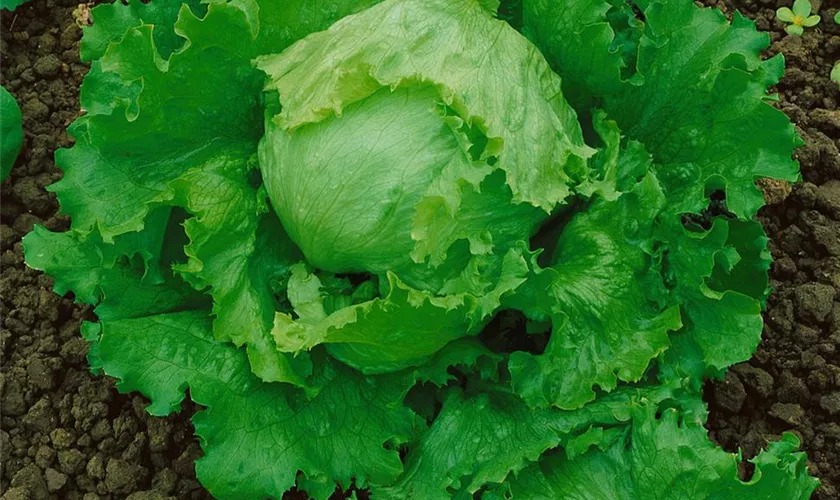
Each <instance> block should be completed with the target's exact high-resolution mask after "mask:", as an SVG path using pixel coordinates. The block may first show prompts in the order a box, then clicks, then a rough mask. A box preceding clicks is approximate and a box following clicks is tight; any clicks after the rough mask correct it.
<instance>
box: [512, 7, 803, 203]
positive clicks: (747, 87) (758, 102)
mask: <svg viewBox="0 0 840 500" xmlns="http://www.w3.org/2000/svg"><path fill="white" fill-rule="evenodd" d="M635 3H636V4H637V5H638V6H639V7H640V9H641V10H642V12H643V15H644V20H645V31H644V35H643V36H642V37H641V39H640V40H639V41H638V43H637V47H638V48H637V56H636V57H634V58H629V57H627V54H626V51H625V50H623V49H622V48H619V47H617V46H616V44H621V43H622V41H623V40H625V38H623V37H625V36H626V35H627V32H628V30H635V29H636V28H635V27H632V26H628V27H627V28H625V29H623V30H622V31H620V32H618V33H616V32H615V30H614V28H613V26H612V25H611V24H610V23H609V22H608V20H613V18H612V17H610V16H608V15H607V12H608V10H609V9H610V4H609V3H608V2H606V1H603V0H591V1H585V2H580V1H572V0H560V1H554V0H525V1H524V14H523V17H524V30H525V32H526V33H527V34H528V35H529V36H530V38H531V39H532V40H534V42H535V43H536V44H537V45H538V46H539V47H540V48H541V49H542V50H543V52H544V53H545V54H546V56H547V57H548V59H549V60H550V61H551V62H552V66H553V67H554V68H555V70H556V71H557V72H558V73H559V74H560V76H561V77H563V89H564V92H565V94H566V95H567V98H568V99H569V100H570V102H572V104H574V105H575V106H576V107H578V109H584V110H588V109H589V107H590V106H592V105H593V104H594V105H596V106H598V107H599V108H601V109H604V110H605V111H606V112H607V114H608V115H609V117H610V118H611V119H613V120H615V121H616V122H618V124H619V126H620V127H621V129H622V131H623V132H624V133H625V134H627V135H628V136H629V137H630V138H632V139H635V140H638V141H639V142H641V143H642V144H644V146H645V147H646V148H647V149H648V151H650V152H651V153H652V154H653V156H654V159H655V161H656V162H657V163H658V164H661V167H660V168H659V169H658V171H657V172H658V174H659V177H660V179H661V180H662V182H663V186H664V188H665V192H666V195H667V196H668V200H669V203H670V204H671V205H673V206H674V208H675V211H682V212H699V211H700V210H702V209H703V208H704V207H705V205H706V197H705V189H706V186H707V185H708V184H712V185H714V186H715V187H723V188H725V190H726V195H727V202H728V206H729V209H730V210H732V212H734V213H735V214H737V215H738V216H740V217H744V218H750V217H752V216H753V215H755V213H756V211H757V210H758V208H759V207H761V205H762V204H763V198H762V195H761V193H760V192H759V190H758V188H757V187H756V186H755V185H754V183H753V182H754V180H755V179H756V178H757V177H773V178H778V179H786V180H796V179H797V178H798V173H797V172H798V165H797V163H796V162H795V161H793V160H792V159H791V153H792V151H793V148H794V147H796V146H797V145H798V144H800V141H799V139H798V138H797V137H796V135H795V132H794V128H793V125H792V124H791V123H790V122H789V120H788V119H787V118H786V117H785V116H784V115H783V114H782V113H781V112H780V111H778V110H775V109H773V108H772V107H771V106H770V105H769V104H768V103H766V102H764V98H765V91H766V88H767V87H768V86H769V85H772V84H774V83H776V82H777V81H778V79H779V78H780V77H781V74H782V71H783V66H784V64H783V59H782V56H781V55H778V56H776V57H774V58H771V59H769V60H767V61H762V60H761V58H760V54H761V52H762V51H763V50H764V49H765V48H767V46H768V45H769V36H768V35H767V34H765V33H757V32H756V31H755V28H754V25H753V22H752V21H749V20H747V19H745V18H744V17H743V16H741V15H740V14H739V13H738V12H735V13H734V18H733V21H732V24H731V25H730V24H729V23H728V22H727V21H726V19H725V18H724V16H723V15H722V14H721V13H720V12H719V11H717V10H711V9H699V8H697V7H695V6H694V5H693V4H692V3H691V2H685V1H682V0H654V1H648V0H644V1H638V2H635ZM616 28H619V29H622V28H620V26H619V25H618V24H616ZM631 38H632V37H631ZM626 45H627V44H626V43H625V44H623V45H622V47H626ZM632 45H633V44H631V46H632ZM628 60H635V72H634V73H633V74H632V76H629V77H628V78H626V79H623V78H622V73H623V72H624V71H626V65H627V63H628Z"/></svg>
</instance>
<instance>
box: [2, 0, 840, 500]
mask: <svg viewBox="0 0 840 500" xmlns="http://www.w3.org/2000/svg"><path fill="white" fill-rule="evenodd" d="M78 1H79V0H34V1H33V2H32V3H30V4H27V5H24V6H22V7H20V8H18V10H17V11H16V12H14V13H8V12H5V11H3V13H2V42H0V55H2V71H0V83H2V84H3V85H4V86H5V87H6V88H7V89H8V90H9V91H10V92H11V93H12V94H13V95H14V96H15V97H16V98H17V99H18V101H19V103H20V104H21V108H22V110H23V117H24V131H25V134H26V138H25V144H24V148H23V152H22V154H21V156H20V158H19V159H18V162H17V165H16V166H15V169H14V170H13V171H12V174H11V178H10V179H9V180H7V181H6V182H4V183H3V185H2V192H0V196H2V204H0V266H2V269H3V272H2V277H0V298H2V304H1V305H0V317H2V328H0V364H1V365H2V369H0V391H2V395H0V405H2V417H0V424H2V425H0V428H2V430H0V464H2V465H0V466H2V470H0V493H2V495H3V496H2V498H3V499H4V500H5V499H8V500H13V499H36V500H39V499H57V498H61V499H84V500H95V499H117V498H129V499H131V500H151V499H163V498H178V499H204V498H210V496H209V494H208V493H207V492H206V491H205V490H204V489H203V488H202V487H201V486H200V484H198V482H197V481H196V479H195V471H194V465H193V464H194V460H195V459H196V458H198V457H199V456H200V455H201V451H200V448H199V446H198V443H197V442H196V440H195V439H194V437H193V428H192V425H191V424H190V421H189V417H190V415H191V414H192V413H193V411H194V410H195V408H194V407H190V406H189V405H187V406H186V408H185V411H183V412H182V413H180V414H179V415H174V416H171V417H169V418H165V419H164V418H154V417H150V416H148V415H147V414H146V413H145V411H144V410H143V408H144V406H145V405H146V403H147V402H146V401H145V400H144V399H143V398H142V397H140V396H136V395H121V394H119V393H118V392H117V391H116V389H115V387H114V383H113V381H112V380H111V379H109V378H107V377H94V376H92V375H91V374H90V373H89V372H88V369H87V362H86V359H85V354H86V352H87V346H86V343H85V342H84V341H83V340H82V339H81V337H80V336H79V324H80V322H81V320H82V319H85V318H89V317H90V312H89V311H88V310H87V309H85V308H82V307H79V306H77V305H75V304H74V303H73V301H72V299H71V298H60V297H57V296H56V295H54V294H53V293H52V292H51V291H50V290H51V281H50V280H49V279H48V278H46V277H44V276H43V275H41V274H40V273H37V272H35V271H33V270H30V269H28V268H26V266H25V265H24V263H23V254H22V249H21V245H20V239H21V237H22V236H23V235H24V234H26V233H27V232H28V231H30V230H31V229H32V226H33V224H44V225H45V226H47V227H48V228H51V229H55V230H62V229H65V228H67V227H68V221H67V220H66V218H64V217H62V216H59V215H56V211H57V209H58V206H57V203H56V200H55V197H54V196H53V195H52V194H49V193H47V192H46V191H45V189H44V187H45V186H47V185H49V184H51V183H53V182H55V181H56V180H57V179H58V178H59V177H60V175H61V174H60V172H59V171H58V170H57V169H56V167H55V165H54V163H53V152H54V151H55V149H57V148H59V147H66V146H68V145H70V144H71V142H72V141H71V139H70V138H69V137H68V136H67V135H66V133H65V132H64V129H65V127H66V126H67V125H68V124H69V123H70V122H71V121H72V120H73V119H74V118H75V117H76V116H77V114H78V109H79V105H78V87H79V84H80V83H81V79H82V77H83V76H84V74H85V72H86V71H87V67H86V66H85V65H83V64H81V63H79V61H78V47H79V38H80V36H81V30H80V28H79V27H78V26H77V25H76V22H75V21H74V16H73V11H74V9H75V8H76V7H77V2H78ZM706 3H707V4H711V3H712V2H706ZM777 3H778V5H777ZM783 3H789V2H787V1H786V0H784V2H783V1H782V0H726V2H725V3H718V4H716V5H717V6H718V7H721V8H722V9H723V10H724V11H726V12H731V11H732V10H733V9H738V10H740V11H741V12H742V13H744V14H747V15H748V16H750V17H753V18H755V19H756V21H757V23H758V27H759V28H760V29H763V30H767V31H771V32H772V36H773V41H774V43H773V46H772V48H771V49H770V51H769V53H770V54H775V53H777V52H783V53H784V54H785V56H786V58H787V63H788V72H787V75H786V76H785V78H784V79H783V81H782V82H781V83H780V84H779V86H778V92H779V94H780V103H779V107H780V108H781V109H782V110H783V111H784V112H786V113H787V114H788V116H790V117H791V119H792V120H793V121H794V122H795V123H796V124H797V127H798V129H799V132H800V134H801V135H802V137H803V139H804V140H805V142H806V144H805V146H803V148H801V149H800V150H799V152H798V157H799V160H800V162H801V164H802V172H803V178H804V182H802V183H800V184H797V185H795V186H793V187H791V186H788V185H785V184H784V183H776V182H769V183H763V184H762V188H763V190H764V191H765V194H766V195H767V197H768V201H769V202H770V203H771V204H770V205H769V206H767V207H766V208H764V209H763V210H762V211H761V214H760V217H761V220H762V222H763V223H764V225H765V227H766V228H767V232H768V234H769V236H770V238H771V242H770V247H771V250H772V253H773V257H774V259H775V263H774V264H773V267H772V270H771V277H772V286H773V288H774V289H775V292H774V294H773V296H772V297H771V298H770V300H769V302H768V307H767V311H766V313H765V323H766V328H765V335H764V340H763V341H762V344H761V346H760V347H759V349H758V352H757V353H756V355H755V357H754V359H753V360H751V361H750V362H749V363H744V364H741V365H738V366H736V367H735V368H734V369H733V370H731V371H730V372H729V374H728V375H727V376H726V378H725V380H723V381H722V382H719V383H715V384H709V385H708V387H707V391H706V395H707V400H708V401H709V404H710V409H711V415H710V419H709V427H710V429H711V435H712V437H713V438H714V439H716V440H717V441H718V442H719V443H721V444H722V445H723V446H724V447H725V448H727V449H729V450H733V451H734V450H736V449H738V447H741V448H743V450H744V452H745V456H747V457H750V456H752V455H754V454H755V453H756V452H757V451H758V450H759V449H760V448H761V447H762V446H763V445H764V444H765V443H766V442H767V441H768V440H769V439H773V438H774V437H776V436H778V435H779V434H780V433H781V432H782V431H785V430H793V431H795V432H797V433H798V434H800V435H801V436H802V438H803V443H804V447H805V450H806V451H807V452H808V455H809V457H810V459H811V465H812V468H813V472H814V473H815V474H816V475H818V476H819V477H820V479H821V480H822V481H823V486H822V487H821V488H820V489H819V490H818V492H817V494H816V495H815V498H816V499H818V500H828V499H833V498H840V353H838V351H837V348H838V344H840V152H838V148H839V147H840V107H839V106H838V101H840V93H838V91H837V87H836V86H834V85H833V84H832V83H831V82H830V81H829V79H828V74H829V72H830V70H831V66H832V64H833V63H834V61H835V60H837V59H840V27H838V26H836V25H834V24H833V23H832V22H831V19H832V18H833V16H834V13H835V12H836V11H837V10H838V8H840V0H833V1H832V2H828V1H824V2H822V5H821V6H820V2H819V0H815V1H812V4H813V5H814V7H815V9H814V10H815V11H816V10H817V8H819V14H820V15H822V17H823V22H822V23H821V24H820V26H819V28H817V29H810V30H808V31H807V32H806V34H805V35H804V36H803V37H786V36H784V32H783V26H782V25H781V24H780V23H779V22H778V21H776V20H775V14H774V10H775V9H776V8H777V7H780V6H782V4H783ZM295 497H298V496H297V495H295Z"/></svg>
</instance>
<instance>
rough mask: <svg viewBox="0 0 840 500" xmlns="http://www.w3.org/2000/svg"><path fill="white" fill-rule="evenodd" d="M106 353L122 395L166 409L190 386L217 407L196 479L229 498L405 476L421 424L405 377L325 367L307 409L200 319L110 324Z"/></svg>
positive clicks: (204, 426) (204, 415) (103, 343)
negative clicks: (299, 484)
mask: <svg viewBox="0 0 840 500" xmlns="http://www.w3.org/2000/svg"><path fill="white" fill-rule="evenodd" d="M100 353H101V355H102V356H103V359H106V360H107V361H106V362H105V366H104V368H105V372H106V373H109V374H111V375H113V376H116V377H117V378H119V379H121V380H122V382H121V384H120V389H121V390H126V391H128V390H139V391H141V392H143V393H144V394H146V395H147V396H149V397H150V398H151V399H152V400H153V401H155V405H160V404H163V403H167V404H171V402H174V401H178V400H180V399H182V398H183V391H184V388H185V387H187V386H188V387H189V388H190V395H191V397H192V398H193V400H195V401H196V402H197V403H199V404H202V405H204V406H207V407H208V409H207V410H206V411H202V412H200V413H198V414H196V416H195V417H194V422H195V427H196V433H197V434H198V436H199V437H200V438H201V440H202V445H203V446H204V448H205V456H204V457H203V458H202V459H200V460H199V461H198V463H197V464H196V472H197V474H198V476H199V478H200V479H201V481H202V483H203V484H204V485H205V487H207V489H208V490H209V491H210V492H211V493H213V494H214V495H216V496H218V497H220V498H232V499H235V498H241V499H251V498H265V497H274V498H280V497H281V496H282V494H283V492H285V491H286V490H288V489H289V488H291V487H292V486H293V485H294V484H295V475H296V474H295V473H296V471H297V470H301V471H303V472H304V473H305V474H307V475H308V476H312V477H316V476H326V477H328V478H330V479H331V480H333V481H337V482H338V483H339V484H341V485H344V486H349V484H350V481H351V479H352V478H355V480H356V483H357V484H359V485H365V484H366V483H367V482H368V481H372V482H375V483H387V482H390V481H391V480H393V479H394V478H395V477H396V476H397V475H398V474H399V473H400V472H401V470H402V464H401V463H400V460H399V456H398V455H397V452H396V451H395V450H394V447H395V446H396V445H398V444H399V443H400V442H403V441H405V440H406V439H407V438H408V436H409V435H410V434H411V433H412V430H411V429H412V425H413V422H414V418H413V417H412V414H411V412H410V411H409V410H408V409H406V408H404V407H403V406H402V404H401V400H402V397H403V395H404V392H405V388H404V383H403V381H402V380H400V379H399V378H393V379H387V378H386V379H378V380H367V379H365V378H364V377H362V376H361V375H359V374H358V373H357V372H354V371H353V370H350V369H348V368H346V367H342V366H341V365H338V364H335V363H332V362H329V361H326V360H324V363H325V365H324V366H323V368H322V371H321V373H319V374H318V377H319V378H323V379H325V380H324V382H323V389H322V390H321V392H320V393H319V394H318V396H316V397H315V398H314V399H312V400H307V399H306V398H305V397H304V396H303V395H302V394H301V393H295V392H292V391H290V390H289V389H288V386H284V385H279V384H266V383H263V382H261V381H259V380H258V379H256V378H255V377H254V376H252V375H250V374H249V369H248V362H247V360H246V357H245V356H244V355H243V353H241V352H239V351H237V350H236V349H234V348H232V347H230V346H227V345H224V344H220V343H218V342H217V341H215V340H214V339H213V338H212V334H211V331H210V322H209V321H208V320H207V317H206V315H205V314H203V313H196V312H184V313H177V314H169V315H160V316H154V317H148V318H141V319H136V320H122V321H114V322H111V323H110V325H107V324H106V326H105V328H103V333H102V338H101V340H100ZM303 437H305V439H302V438H303ZM386 443H388V444H389V448H390V449H386V447H385V446H384V445H385V444H386ZM232 463H234V464H237V465H236V466H235V467H231V464H232Z"/></svg>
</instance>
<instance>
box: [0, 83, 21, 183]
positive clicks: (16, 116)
mask: <svg viewBox="0 0 840 500" xmlns="http://www.w3.org/2000/svg"><path fill="white" fill-rule="evenodd" d="M22 145H23V115H21V113H20V107H19V106H18V103H17V101H16V100H15V98H14V96H13V95H12V94H10V93H9V91H8V90H6V88H5V87H0V181H4V180H6V177H8V176H9V173H10V172H11V171H12V167H14V166H15V160H17V157H18V153H20V147H21V146H22Z"/></svg>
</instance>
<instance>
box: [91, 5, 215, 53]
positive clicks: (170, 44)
mask: <svg viewBox="0 0 840 500" xmlns="http://www.w3.org/2000/svg"><path fill="white" fill-rule="evenodd" d="M183 5H186V6H188V7H189V8H190V9H191V10H192V11H193V12H195V13H196V14H198V15H202V14H203V13H204V10H205V9H204V8H203V5H202V3H201V2H200V1H199V0H183V1H180V2H172V1H162V0H158V1H156V2H148V3H147V2H142V1H140V0H132V1H131V2H130V3H123V2H114V3H106V4H101V5H97V6H96V7H94V8H92V9H91V11H90V13H91V18H92V21H93V25H92V26H89V27H87V28H86V29H85V36H84V37H83V38H82V43H81V47H80V48H79V53H80V56H81V59H82V61H93V60H96V59H99V58H100V57H102V56H103V55H105V51H106V50H107V49H108V44H110V43H115V42H119V41H120V39H121V38H122V37H123V35H125V33H126V32H127V31H128V29H129V28H137V27H140V26H142V25H151V26H154V30H153V35H154V42H155V48H156V49H157V52H158V53H159V54H160V56H161V57H163V58H164V59H167V58H169V55H170V54H171V53H172V52H174V51H175V50H176V49H178V48H180V47H181V46H183V44H184V39H183V38H181V37H180V36H178V35H177V34H176V33H175V21H176V20H177V19H178V14H179V12H180V11H181V8H182V6H183Z"/></svg>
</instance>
